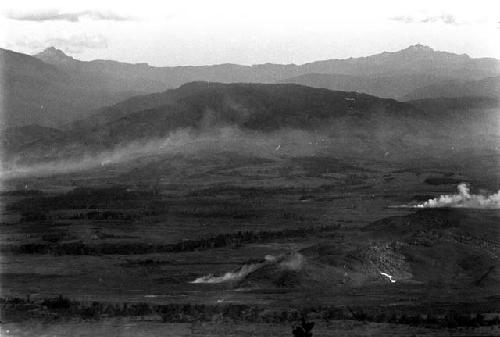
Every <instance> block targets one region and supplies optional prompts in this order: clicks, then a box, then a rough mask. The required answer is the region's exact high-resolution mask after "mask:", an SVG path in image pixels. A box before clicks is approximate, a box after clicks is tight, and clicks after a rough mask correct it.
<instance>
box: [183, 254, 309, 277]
mask: <svg viewBox="0 0 500 337" xmlns="http://www.w3.org/2000/svg"><path fill="white" fill-rule="evenodd" d="M303 262H304V257H303V256H302V254H299V253H294V254H289V255H285V256H283V255H281V256H273V255H266V256H265V261H264V262H260V263H252V264H246V265H244V266H243V267H241V268H240V269H239V270H238V271H235V272H228V273H225V274H224V275H222V276H214V275H213V274H209V275H205V276H201V277H198V278H197V279H195V280H194V281H191V282H189V283H192V284H217V283H224V282H234V281H240V280H242V279H244V278H245V277H246V276H247V275H248V274H250V273H252V272H254V271H256V270H257V269H260V268H262V267H263V266H265V265H270V264H276V265H278V266H279V267H280V268H282V269H287V270H299V269H300V268H302V264H303Z"/></svg>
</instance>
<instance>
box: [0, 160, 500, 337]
mask: <svg viewBox="0 0 500 337" xmlns="http://www.w3.org/2000/svg"><path fill="white" fill-rule="evenodd" d="M466 156H467V158H469V159H470V158H471V155H470V154H466ZM494 158H496V157H494ZM455 159H456V160H449V161H447V162H446V164H443V161H440V162H439V163H437V162H433V161H432V160H422V161H419V162H418V163H411V164H409V163H405V164H401V163H397V162H390V161H384V160H380V161H377V160H373V159H370V160H369V161H368V160H367V161H363V160H362V159H359V158H358V159H356V160H355V159H346V158H345V157H344V159H339V158H336V157H335V156H333V155H332V156H327V155H324V154H322V155H312V156H311V155H310V156H293V157H290V156H278V155H277V156H275V157H266V158H263V157H259V156H252V155H249V154H244V155H243V154H237V153H217V154H214V153H211V154H208V153H207V154H205V155H204V156H203V155H201V154H199V155H197V156H183V155H166V156H164V157H161V158H159V157H155V158H148V157H144V158H141V159H138V160H134V161H131V162H126V163H120V164H116V165H104V166H102V167H100V168H96V169H92V170H87V171H81V172H78V173H74V172H73V173H61V174H58V175H52V176H43V177H39V178H33V177H31V178H28V177H25V178H15V179H14V178H13V179H10V180H8V181H5V182H4V186H3V192H2V196H1V198H2V204H3V206H4V209H3V215H2V223H1V226H0V230H1V240H2V242H1V249H2V261H1V262H2V267H1V270H2V274H1V283H2V300H1V301H2V335H5V336H11V335H12V336H42V335H43V336H45V335H47V336H54V335H55V336H66V335H72V334H71V331H78V333H79V334H78V335H79V336H138V335H141V336H220V335H224V336H291V335H292V333H291V332H292V328H293V327H294V326H297V325H299V322H300V319H301V318H302V317H307V319H308V320H310V321H313V322H315V323H316V325H315V327H314V330H313V333H314V336H374V335H377V336H378V335H382V336H390V335H398V336H399V335H407V336H410V335H418V336H420V335H425V336H441V335H452V336H494V335H499V334H500V327H499V314H500V288H499V286H500V270H499V264H498V255H499V254H500V236H499V234H500V233H499V231H500V228H499V226H498V224H499V223H500V211H499V210H495V209H490V210H485V209H483V210H481V209H458V208H447V209H421V210H415V209H409V208H392V207H390V206H395V205H401V204H407V203H412V202H422V201H425V200H428V199H430V198H433V197H436V196H439V195H441V194H454V193H455V192H456V185H457V183H459V182H467V183H469V184H470V186H472V188H473V192H475V191H479V190H480V189H484V190H487V191H490V192H494V191H495V187H498V176H497V171H496V170H495V167H497V166H496V165H497V163H496V162H495V160H492V157H491V156H488V155H483V157H481V156H480V155H477V156H476V158H475V161H473V162H471V161H470V160H461V158H459V157H458V156H457V157H455ZM409 167H411V168H409Z"/></svg>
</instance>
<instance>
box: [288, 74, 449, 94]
mask: <svg viewBox="0 0 500 337" xmlns="http://www.w3.org/2000/svg"><path fill="white" fill-rule="evenodd" d="M442 80H443V78H442V77H439V76H435V75H433V74H408V75H394V76H378V75H373V76H352V75H342V74H320V73H311V74H305V75H300V76H296V77H291V78H287V79H285V80H282V81H281V83H295V84H301V85H307V86H309V87H314V88H326V89H330V90H343V91H358V92H363V93H367V94H370V95H374V96H378V97H387V98H396V99H401V98H403V97H405V96H406V95H407V94H408V93H409V92H412V91H414V90H418V89H419V88H421V87H425V86H428V85H430V84H434V83H436V82H441V81H442ZM423 98H425V96H424V97H423Z"/></svg>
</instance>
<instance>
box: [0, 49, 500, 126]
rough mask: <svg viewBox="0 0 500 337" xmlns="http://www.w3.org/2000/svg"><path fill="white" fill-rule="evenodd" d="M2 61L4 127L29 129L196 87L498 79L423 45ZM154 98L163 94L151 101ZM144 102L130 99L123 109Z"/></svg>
mask: <svg viewBox="0 0 500 337" xmlns="http://www.w3.org/2000/svg"><path fill="white" fill-rule="evenodd" d="M0 62H1V64H3V65H4V66H3V69H4V70H3V73H2V82H3V87H4V90H3V91H4V95H3V106H4V109H3V112H2V123H3V127H4V128H5V127H11V126H25V125H29V124H37V125H41V126H46V127H61V126H65V125H66V126H67V125H68V124H71V123H73V122H74V121H76V120H82V119H86V118H87V117H89V116H93V115H94V116H95V114H96V112H99V111H102V110H106V111H107V112H106V113H107V114H110V112H109V111H110V110H109V109H108V108H104V107H108V106H112V105H114V104H116V103H118V102H121V101H123V100H126V99H129V98H132V97H134V96H136V95H137V94H152V93H155V92H162V91H165V90H166V89H173V88H177V87H179V86H182V85H183V84H186V83H188V82H193V81H210V82H220V83H243V82H244V83H295V84H302V85H307V86H311V87H318V88H326V89H331V90H339V91H356V92H361V93H367V94H371V95H375V96H379V97H385V98H394V99H399V100H409V99H424V98H429V97H433V98H435V97H441V96H443V97H460V96H486V97H495V98H496V97H498V76H499V75H500V61H499V60H496V59H492V58H477V59H476V58H471V57H469V56H467V55H457V54H453V53H448V52H442V51H435V50H433V49H432V48H430V47H427V46H422V45H414V46H410V47H408V48H406V49H403V50H400V51H397V52H383V53H380V54H376V55H372V56H367V57H360V58H349V59H331V60H324V61H317V62H312V63H306V64H303V65H295V64H288V65H281V64H260V65H253V66H244V65H236V64H220V65H212V66H177V67H153V66H149V65H147V64H129V63H121V62H116V61H110V60H93V61H80V60H77V59H75V58H73V57H70V56H68V55H66V54H64V53H63V52H62V51H60V50H57V49H55V48H53V47H51V48H48V49H46V50H44V51H43V52H41V53H39V54H36V55H33V56H30V55H25V54H21V53H16V52H13V51H10V50H5V49H1V50H0ZM181 91H182V90H181ZM155 97H163V96H161V95H160V96H158V95H156V96H155V95H152V96H149V97H148V98H149V99H154V98H155ZM141 99H142V98H138V99H137V100H134V99H133V98H132V100H129V101H127V102H128V103H127V104H134V102H135V101H139V102H140V101H141ZM159 99H161V98H159ZM139 104H141V103H139ZM147 104H150V105H154V103H146V104H145V105H144V106H142V107H146V105H147ZM122 106H123V105H122ZM111 110H113V108H111ZM131 110H134V109H131Z"/></svg>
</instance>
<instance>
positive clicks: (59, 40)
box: [12, 34, 108, 54]
mask: <svg viewBox="0 0 500 337" xmlns="http://www.w3.org/2000/svg"><path fill="white" fill-rule="evenodd" d="M12 45H13V46H15V47H18V48H28V49H30V50H33V51H36V50H41V49H45V48H47V47H56V48H58V49H61V50H63V51H64V52H66V53H71V54H79V53H81V52H83V51H84V50H86V49H104V48H107V47H108V40H107V39H106V38H105V37H104V36H103V35H100V34H95V35H94V34H75V35H69V36H56V37H50V38H46V39H43V40H33V39H30V38H24V39H20V40H17V41H16V42H14V43H13V44H12Z"/></svg>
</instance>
